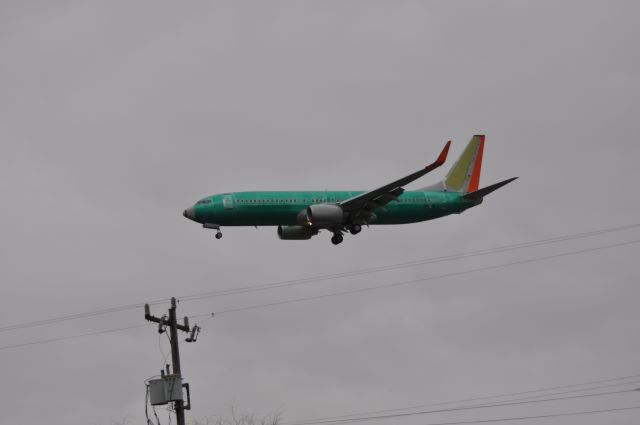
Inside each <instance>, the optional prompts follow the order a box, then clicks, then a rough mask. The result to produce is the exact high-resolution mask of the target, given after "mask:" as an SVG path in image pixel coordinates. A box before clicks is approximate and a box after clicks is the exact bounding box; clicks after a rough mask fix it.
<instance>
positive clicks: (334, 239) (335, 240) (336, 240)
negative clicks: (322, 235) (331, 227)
mask: <svg viewBox="0 0 640 425" xmlns="http://www.w3.org/2000/svg"><path fill="white" fill-rule="evenodd" d="M343 240H344V238H343V237H342V235H341V234H340V233H336V234H335V235H333V236H332V237H331V243H332V244H334V245H338V244H340V243H342V241H343Z"/></svg>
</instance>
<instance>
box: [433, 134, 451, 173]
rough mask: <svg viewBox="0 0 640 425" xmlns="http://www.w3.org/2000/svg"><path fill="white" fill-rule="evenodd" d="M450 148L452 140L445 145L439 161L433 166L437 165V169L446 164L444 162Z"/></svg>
mask: <svg viewBox="0 0 640 425" xmlns="http://www.w3.org/2000/svg"><path fill="white" fill-rule="evenodd" d="M449 146H451V140H449V141H448V142H447V144H446V145H444V148H443V149H442V152H440V155H439V156H438V159H436V162H434V163H433V165H435V166H436V167H439V166H441V165H442V164H444V162H445V161H446V160H447V154H448V153H449Z"/></svg>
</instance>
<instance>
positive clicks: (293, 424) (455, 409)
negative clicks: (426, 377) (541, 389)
mask: <svg viewBox="0 0 640 425" xmlns="http://www.w3.org/2000/svg"><path fill="white" fill-rule="evenodd" d="M637 391H638V389H637V388H636V389H632V390H618V391H609V392H603V393H595V394H580V395H573V396H566V397H554V398H546V399H542V400H527V401H506V402H501V403H489V404H477V405H471V406H459V407H451V408H447V409H434V410H423V411H419V412H406V413H394V414H388V415H377V416H360V417H355V418H345V419H332V420H316V421H303V422H286V423H287V424H290V425H309V424H313V425H317V424H338V423H348V422H361V421H370V420H378V419H391V418H400V417H407V416H416V415H427V414H433V413H448V412H458V411H463V410H476V409H485V408H491V407H503V406H516V405H523V404H532V403H546V402H550V401H560V400H571V399H578V398H587V397H602V396H606V395H614V394H623V393H630V392H637Z"/></svg>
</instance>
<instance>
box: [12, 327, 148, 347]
mask: <svg viewBox="0 0 640 425" xmlns="http://www.w3.org/2000/svg"><path fill="white" fill-rule="evenodd" d="M146 326H149V324H147V323H145V324H144V325H134V326H126V327H124V328H115V329H106V330H103V331H96V332H87V333H83V334H76V335H67V336H61V337H58V338H50V339H41V340H39V341H32V342H23V343H21V344H13V345H4V346H1V347H0V350H9V349H11V348H19V347H29V346H32V345H38V344H49V343H51V342H57V341H66V340H70V339H77V338H84V337H86V336H93V335H103V334H108V333H114V332H121V331H128V330H131V329H138V328H144V327H146Z"/></svg>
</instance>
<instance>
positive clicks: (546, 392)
mask: <svg viewBox="0 0 640 425" xmlns="http://www.w3.org/2000/svg"><path fill="white" fill-rule="evenodd" d="M638 378H640V375H631V376H623V377H618V378H609V379H600V380H597V381H590V382H582V383H579V384H570V385H560V386H555V387H547V388H540V389H537V390H527V391H520V392H511V393H503V394H495V395H490V396H482V397H473V398H467V399H462V400H452V401H443V402H437V403H429V404H420V405H414V406H406V407H399V408H393V409H384V410H374V411H367V412H358V413H351V414H345V415H339V416H326V417H321V418H314V419H303V420H296V421H287V422H283V424H282V425H306V424H316V423H325V422H327V423H328V422H331V421H335V420H340V419H353V420H358V419H359V418H360V417H363V416H364V415H379V414H381V413H389V412H398V411H403V410H410V409H421V408H422V409H423V408H428V407H436V406H446V405H450V404H462V403H469V402H476V401H481V400H491V399H504V398H511V397H517V396H521V395H525V394H535V393H538V394H537V395H529V396H527V397H523V398H516V399H509V400H504V401H495V402H488V403H483V404H479V405H476V406H477V407H485V406H486V407H493V406H495V405H499V403H512V402H519V401H522V400H527V399H530V398H536V397H538V398H539V397H550V396H557V395H564V394H572V393H576V392H584V391H593V390H598V389H604V388H612V387H619V386H623V385H632V384H633V385H634V386H635V385H637V384H638ZM629 380H632V381H630V382H619V383H616V384H608V385H597V384H604V383H607V382H615V381H629ZM594 385H597V386H594ZM579 387H583V388H579ZM569 388H575V389H573V390H568V391H562V392H555V391H557V390H567V389H569ZM624 391H638V388H636V389H633V390H624ZM614 393H615V392H614ZM602 394H604V393H602ZM583 396H585V395H578V396H575V397H576V398H580V397H583ZM587 396H589V395H587ZM534 401H537V400H532V402H534ZM464 408H473V407H464Z"/></svg>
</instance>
